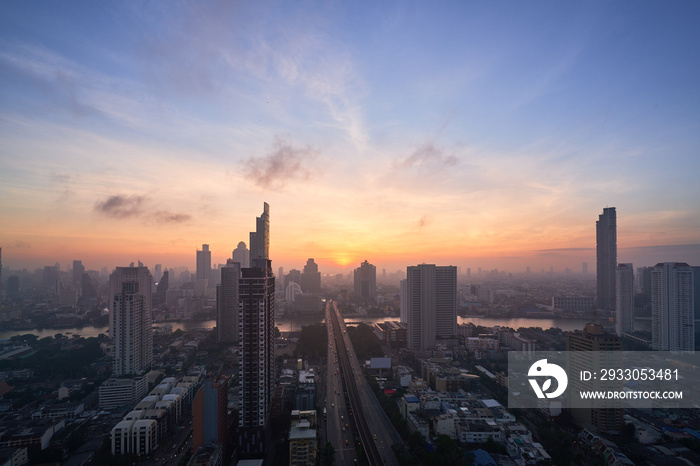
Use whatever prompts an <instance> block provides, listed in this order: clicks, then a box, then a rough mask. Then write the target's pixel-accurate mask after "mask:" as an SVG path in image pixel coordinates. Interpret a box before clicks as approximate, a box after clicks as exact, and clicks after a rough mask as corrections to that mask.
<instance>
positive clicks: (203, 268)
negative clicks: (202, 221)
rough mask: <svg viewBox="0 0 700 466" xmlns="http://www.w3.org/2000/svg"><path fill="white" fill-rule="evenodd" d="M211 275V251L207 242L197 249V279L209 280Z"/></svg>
mask: <svg viewBox="0 0 700 466" xmlns="http://www.w3.org/2000/svg"><path fill="white" fill-rule="evenodd" d="M210 276H211V251H210V250H209V245H208V244H203V245H202V250H201V251H199V250H197V280H207V281H208V280H209V278H210Z"/></svg>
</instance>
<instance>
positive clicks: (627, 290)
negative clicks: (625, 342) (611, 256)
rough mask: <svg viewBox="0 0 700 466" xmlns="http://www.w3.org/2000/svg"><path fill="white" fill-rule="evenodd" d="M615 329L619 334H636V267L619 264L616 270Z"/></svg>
mask: <svg viewBox="0 0 700 466" xmlns="http://www.w3.org/2000/svg"><path fill="white" fill-rule="evenodd" d="M615 288H616V294H617V296H616V300H615V301H616V302H615V311H616V318H615V327H616V330H617V334H618V335H620V336H622V334H624V333H632V332H634V267H632V264H619V265H618V266H617V270H615Z"/></svg>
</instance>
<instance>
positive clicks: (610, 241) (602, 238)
mask: <svg viewBox="0 0 700 466" xmlns="http://www.w3.org/2000/svg"><path fill="white" fill-rule="evenodd" d="M595 229H596V268H597V274H598V302H597V306H598V309H603V310H607V311H612V310H614V309H615V268H616V267H617V213H616V212H615V207H606V208H605V209H603V213H602V214H601V215H599V216H598V221H597V222H596V224H595Z"/></svg>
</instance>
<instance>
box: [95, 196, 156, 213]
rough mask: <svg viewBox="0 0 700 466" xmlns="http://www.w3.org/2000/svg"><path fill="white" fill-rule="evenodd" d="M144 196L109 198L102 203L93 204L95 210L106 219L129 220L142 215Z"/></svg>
mask: <svg viewBox="0 0 700 466" xmlns="http://www.w3.org/2000/svg"><path fill="white" fill-rule="evenodd" d="M144 201H145V198H144V196H123V195H121V194H118V195H116V196H110V197H108V198H107V199H106V200H104V201H97V202H96V203H95V210H96V211H97V212H99V213H101V214H103V215H106V216H107V217H112V218H129V217H140V216H141V215H143V214H144V211H143V203H144Z"/></svg>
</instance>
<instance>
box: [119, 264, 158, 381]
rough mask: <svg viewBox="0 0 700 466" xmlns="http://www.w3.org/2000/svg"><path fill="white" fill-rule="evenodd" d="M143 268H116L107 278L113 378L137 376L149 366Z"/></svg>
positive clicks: (148, 287)
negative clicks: (112, 347)
mask: <svg viewBox="0 0 700 466" xmlns="http://www.w3.org/2000/svg"><path fill="white" fill-rule="evenodd" d="M152 286H153V279H152V278H151V273H150V272H149V271H148V268H146V267H117V268H116V269H115V270H114V272H112V274H111V275H110V277H109V296H110V299H109V306H110V309H109V311H110V326H109V330H110V336H111V337H112V341H113V343H114V362H113V364H112V368H113V374H114V375H115V376H117V377H119V376H122V375H126V374H141V373H143V372H145V371H148V370H150V368H151V365H152V363H153V330H152V321H153V319H152V317H151V293H152Z"/></svg>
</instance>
